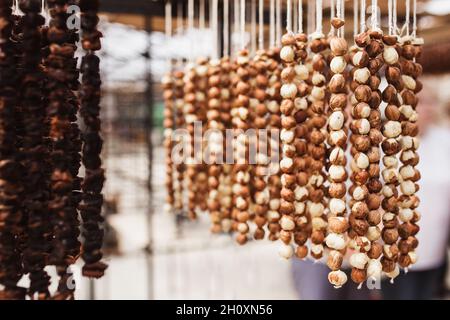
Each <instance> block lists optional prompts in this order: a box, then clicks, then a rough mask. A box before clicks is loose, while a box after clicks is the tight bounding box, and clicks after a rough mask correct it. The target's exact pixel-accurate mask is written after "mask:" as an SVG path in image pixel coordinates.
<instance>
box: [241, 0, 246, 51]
mask: <svg viewBox="0 0 450 320" xmlns="http://www.w3.org/2000/svg"><path fill="white" fill-rule="evenodd" d="M240 10H241V21H240V28H241V30H240V34H241V49H245V0H241V4H240Z"/></svg>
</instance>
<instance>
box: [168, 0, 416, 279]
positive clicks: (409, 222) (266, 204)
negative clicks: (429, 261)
mask: <svg viewBox="0 0 450 320" xmlns="http://www.w3.org/2000/svg"><path fill="white" fill-rule="evenodd" d="M341 5H343V3H341ZM364 9H365V8H364ZM342 12H343V11H341V12H339V11H338V14H337V16H335V18H334V19H332V20H331V24H332V26H333V30H334V31H333V32H330V34H329V35H328V36H324V35H323V34H322V32H321V30H320V32H317V31H316V32H315V33H314V34H312V35H311V36H309V37H308V36H307V35H305V34H303V33H301V32H292V31H288V32H287V33H286V34H285V35H284V36H282V38H281V41H280V42H281V47H278V48H276V47H275V48H271V49H270V50H258V51H256V52H255V53H254V54H250V53H249V51H248V50H245V49H243V50H239V51H238V52H236V55H235V56H234V57H232V58H230V57H227V56H226V57H224V58H222V59H221V60H218V59H208V60H205V59H202V60H199V61H198V63H195V62H194V63H191V64H190V65H189V68H190V69H189V70H186V73H187V74H191V75H193V74H195V77H196V81H195V83H197V87H194V86H193V85H192V84H191V82H190V81H191V80H192V79H193V78H192V76H189V77H186V78H185V80H186V81H188V82H186V84H185V92H186V94H189V95H190V96H189V97H190V98H189V99H185V100H184V101H185V102H186V104H185V107H184V108H181V109H184V110H185V111H186V113H185V114H183V113H176V112H175V109H176V108H177V100H176V99H177V94H176V92H174V90H176V87H177V86H179V85H180V83H179V80H180V76H179V75H178V73H179V72H180V70H174V71H173V72H172V73H170V74H168V75H167V76H166V77H165V78H164V81H163V85H164V90H165V91H164V97H165V102H166V108H167V109H166V115H167V116H168V117H169V118H166V122H165V124H166V130H167V131H166V139H168V142H166V146H167V147H170V148H173V147H174V145H176V143H175V142H173V141H171V138H170V134H171V132H172V131H173V130H174V129H178V128H176V126H175V125H174V124H176V123H186V124H187V125H189V126H192V125H193V124H192V123H193V121H194V120H195V119H201V121H202V123H207V125H208V129H211V128H213V129H215V131H214V134H212V135H210V136H209V139H204V140H203V141H202V143H203V145H204V146H205V147H208V152H209V154H210V155H211V154H213V158H214V159H215V160H217V158H218V157H220V160H221V161H222V160H224V159H225V153H226V152H229V151H230V149H232V150H234V154H233V155H232V157H231V159H233V160H234V164H232V165H231V169H230V164H226V165H223V164H222V162H214V163H212V164H211V163H207V164H205V162H203V163H202V166H204V165H207V166H208V168H209V169H208V170H207V171H206V172H209V174H208V176H209V177H208V180H207V186H208V188H209V190H208V192H205V191H203V188H204V185H197V184H196V182H195V179H193V178H194V177H195V175H194V174H193V175H192V177H191V179H190V180H189V184H187V185H186V187H187V188H193V189H192V190H189V189H188V190H187V192H188V193H191V192H192V191H193V190H202V193H201V194H199V193H198V192H196V194H195V198H194V197H193V196H192V197H191V196H189V197H188V200H189V207H186V203H184V204H183V205H184V207H185V209H188V210H189V211H192V210H196V212H201V211H203V210H201V208H200V206H201V204H202V202H206V203H207V204H208V209H209V214H210V216H211V221H212V226H213V227H212V230H213V231H214V232H216V233H217V232H225V233H230V234H235V239H236V241H237V242H238V243H239V244H241V245H243V244H245V243H246V242H248V240H250V239H253V240H262V239H269V240H270V241H280V246H281V247H280V250H279V254H280V256H282V257H283V258H286V259H288V258H291V257H294V256H295V257H297V258H299V259H305V258H312V259H315V260H319V259H323V260H324V262H325V263H326V264H327V265H328V267H329V268H330V273H329V276H328V280H329V281H330V282H331V284H332V285H334V286H335V287H341V286H342V285H344V284H345V283H346V282H347V278H348V276H347V274H346V273H344V272H343V271H342V270H341V269H342V265H343V261H344V260H346V259H348V261H349V264H350V266H351V268H352V270H351V276H350V277H351V279H352V280H353V281H354V282H355V283H357V284H362V283H363V282H364V281H366V280H367V279H379V278H380V276H382V275H385V276H387V277H389V278H391V279H392V280H393V279H394V278H395V277H396V276H397V275H398V274H399V270H400V268H403V269H404V270H405V271H407V268H408V267H409V266H411V265H412V264H414V263H415V262H416V260H417V258H416V254H415V249H416V248H417V246H418V241H417V238H416V234H417V232H418V231H419V227H418V225H417V221H418V220H419V218H420V215H419V213H418V212H417V207H418V205H419V199H418V197H417V195H416V192H417V191H418V185H417V181H418V180H419V178H420V173H419V172H418V170H417V168H416V165H417V163H418V155H417V151H416V150H417V147H418V144H419V142H418V138H417V135H418V126H417V118H418V116H417V115H418V114H417V111H416V108H417V102H418V100H417V96H416V94H417V93H418V92H419V91H420V90H421V88H422V85H421V83H420V81H419V79H418V77H419V76H420V74H421V72H422V68H421V66H420V65H419V64H418V63H417V62H416V58H417V57H419V55H420V53H421V50H422V49H421V43H422V41H419V40H420V39H417V38H415V37H411V36H402V37H400V36H398V35H396V34H393V33H392V32H389V33H387V32H386V33H384V34H383V31H382V30H381V29H380V28H378V27H376V25H375V26H371V27H370V28H366V27H364V29H363V30H362V32H359V33H358V32H355V34H356V36H355V39H354V45H353V46H349V45H348V43H347V41H346V40H345V38H344V37H343V34H344V33H343V32H340V28H342V27H343V25H344V21H343V19H342V16H340V14H342ZM288 30H289V29H288ZM382 76H384V77H385V78H386V80H387V86H385V88H382V86H381V85H380V84H381V78H382ZM202 79H203V80H202ZM203 82H206V83H207V85H206V86H205V85H201V84H202V83H203ZM178 92H179V90H178ZM205 107H206V108H207V110H204V108H205ZM178 108H180V106H178ZM197 111H198V112H201V113H199V114H196V112H197ZM205 115H206V119H204V117H205ZM177 117H183V119H184V120H185V121H180V119H177ZM230 128H232V129H234V130H235V132H234V133H233V136H234V137H235V138H234V141H233V143H232V146H231V148H229V149H223V148H222V147H223V146H224V145H225V143H224V140H223V139H224V137H225V130H226V129H230ZM205 129H206V128H205ZM249 129H255V132H257V133H259V132H262V131H263V129H278V131H277V133H276V134H275V136H273V133H272V136H271V135H269V136H261V135H257V136H256V138H255V137H252V136H250V135H248V136H245V135H244V134H243V133H242V131H239V132H238V130H244V131H245V130H249ZM188 132H189V136H188V137H187V138H186V140H187V141H190V142H189V143H187V145H189V146H191V145H193V144H194V143H193V142H192V139H193V136H192V133H193V131H192V129H190V130H188ZM277 141H280V144H279V145H278V144H277ZM261 142H262V143H261ZM254 145H257V147H256V155H257V156H256V160H255V161H254V162H252V161H251V159H249V158H246V157H248V156H249V154H250V153H251V152H250V151H251V146H254ZM263 145H266V147H267V145H269V148H267V149H268V150H269V151H268V152H267V153H264V152H263V150H264V149H263V148H262V146H263ZM220 151H222V153H220V154H219V153H218V152H220ZM274 153H277V154H278V153H279V158H278V160H277V163H275V164H273V163H270V161H271V160H272V159H273V157H272V155H273V154H274ZM167 154H168V155H170V154H171V152H167ZM189 154H191V155H193V153H192V150H189ZM190 160H192V158H190ZM188 166H190V167H193V168H197V169H196V170H197V171H198V170H199V169H198V168H200V166H199V165H198V164H197V165H195V166H193V165H192V164H188ZM167 167H168V169H169V171H168V173H169V174H168V175H167V181H166V182H167V185H168V192H169V196H168V199H169V200H170V204H172V205H173V204H174V199H176V198H177V196H176V195H175V194H174V192H176V190H177V188H180V186H183V184H182V183H181V182H180V181H176V176H175V175H174V174H173V173H174V172H175V171H176V170H175V167H174V164H173V162H172V159H171V158H170V157H168V158H167ZM268 168H270V169H271V170H267V171H264V170H263V169H268ZM201 170H202V171H198V172H199V173H200V172H205V171H204V170H205V169H201ZM199 173H197V174H199ZM201 183H202V184H204V183H205V182H204V179H202V181H201ZM199 197H204V200H203V201H202V200H199ZM230 206H231V207H230ZM178 212H179V211H178ZM189 215H190V216H195V215H194V214H192V213H190V214H189Z"/></svg>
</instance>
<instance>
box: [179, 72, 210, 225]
mask: <svg viewBox="0 0 450 320" xmlns="http://www.w3.org/2000/svg"><path fill="white" fill-rule="evenodd" d="M197 79H198V75H197V68H196V66H195V64H189V65H187V66H186V71H185V76H184V88H183V93H184V106H183V108H182V110H183V115H180V117H181V116H184V122H185V123H186V129H187V131H188V132H189V142H188V145H187V147H188V149H189V156H188V157H189V158H188V159H187V167H186V184H187V185H186V187H187V190H188V191H187V193H188V194H187V196H188V203H187V214H188V217H189V218H190V219H195V218H196V217H197V213H196V206H197V204H196V192H197V190H196V188H197V185H196V183H195V176H196V174H197V170H196V169H197V164H196V163H195V154H194V148H195V145H194V142H195V140H194V131H195V122H196V121H197V120H198V118H197V115H196V114H195V110H196V107H197V98H198V96H199V95H197V92H198V89H197V88H196V82H197ZM200 94H204V93H200ZM181 98H182V96H181V90H179V91H178V92H177V99H179V100H181ZM180 167H181V166H180ZM178 175H179V176H178V177H179V183H180V186H178V188H180V189H181V188H182V186H181V184H182V178H181V180H180V177H182V174H181V172H180V171H179V172H178ZM179 197H180V201H182V200H181V198H182V192H180V194H179Z"/></svg>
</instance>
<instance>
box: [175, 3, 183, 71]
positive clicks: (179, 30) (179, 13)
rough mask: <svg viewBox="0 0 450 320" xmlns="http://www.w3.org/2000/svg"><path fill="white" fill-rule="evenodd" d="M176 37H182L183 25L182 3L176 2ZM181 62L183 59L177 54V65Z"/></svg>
mask: <svg viewBox="0 0 450 320" xmlns="http://www.w3.org/2000/svg"><path fill="white" fill-rule="evenodd" d="M176 30H177V35H178V36H182V35H183V32H184V25H183V3H182V2H178V3H177V26H176ZM182 62H183V57H182V55H181V54H178V59H177V63H178V64H179V65H181V64H182Z"/></svg>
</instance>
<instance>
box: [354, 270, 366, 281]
mask: <svg viewBox="0 0 450 320" xmlns="http://www.w3.org/2000/svg"><path fill="white" fill-rule="evenodd" d="M351 278H352V280H353V282H355V283H362V282H364V281H366V279H367V272H366V270H365V269H357V268H352V273H351Z"/></svg>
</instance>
